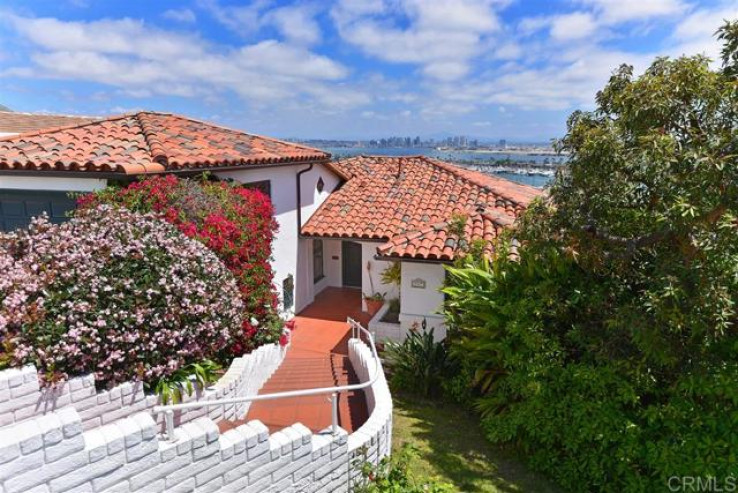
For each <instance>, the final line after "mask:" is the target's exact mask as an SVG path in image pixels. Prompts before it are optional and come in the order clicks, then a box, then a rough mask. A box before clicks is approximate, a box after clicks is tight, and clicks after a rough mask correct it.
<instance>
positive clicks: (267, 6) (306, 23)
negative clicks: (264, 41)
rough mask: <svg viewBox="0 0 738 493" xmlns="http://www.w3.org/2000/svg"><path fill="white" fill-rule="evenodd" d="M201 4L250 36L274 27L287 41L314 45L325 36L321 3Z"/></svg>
mask: <svg viewBox="0 0 738 493" xmlns="http://www.w3.org/2000/svg"><path fill="white" fill-rule="evenodd" d="M198 6H199V7H200V8H202V9H204V10H205V11H207V12H208V13H210V14H211V15H212V16H213V17H214V18H215V19H216V20H217V21H218V22H220V23H221V24H223V25H224V26H226V27H227V28H229V29H231V30H232V31H234V32H236V33H238V34H240V35H242V36H244V37H248V36H250V35H253V34H255V33H257V32H258V31H260V30H261V29H264V28H266V27H272V28H274V29H276V30H277V31H278V32H279V33H280V35H281V36H282V37H283V38H284V39H285V40H287V41H289V42H292V43H295V44H300V45H312V44H315V43H317V42H319V41H320V40H321V37H322V33H321V29H320V25H319V24H318V22H317V21H316V19H315V16H316V15H317V13H318V11H319V9H318V7H317V4H296V5H288V6H284V7H277V8H272V2H271V1H269V0H255V1H252V2H249V3H248V4H247V5H242V6H241V5H239V6H234V5H225V6H224V5H221V4H220V2H219V1H218V0H198Z"/></svg>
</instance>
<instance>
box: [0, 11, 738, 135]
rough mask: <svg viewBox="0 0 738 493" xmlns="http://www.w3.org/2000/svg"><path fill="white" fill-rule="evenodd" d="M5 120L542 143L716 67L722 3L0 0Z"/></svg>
mask: <svg viewBox="0 0 738 493" xmlns="http://www.w3.org/2000/svg"><path fill="white" fill-rule="evenodd" d="M0 5H1V6H0V103H2V104H5V105H6V106H9V107H10V108H12V109H14V110H16V111H31V112H37V111H44V112H59V113H68V114H88V115H102V114H116V113H122V112H128V111H134V110H138V109H152V110H158V111H170V112H176V113H182V114H186V115H190V116H193V117H196V118H201V119H205V120H212V121H216V122H218V123H221V124H224V125H228V126H232V127H237V128H241V129H244V130H246V131H249V132H254V133H263V134H268V135H274V136H278V137H303V138H369V137H382V136H389V135H420V136H423V137H427V136H440V135H446V134H465V135H471V136H477V137H482V138H494V139H497V138H507V139H511V140H525V141H544V140H548V139H549V138H552V137H556V136H560V135H561V134H562V133H563V131H564V126H565V121H566V117H567V115H568V114H569V113H571V111H573V110H575V109H588V108H591V107H592V103H593V100H594V96H595V94H596V91H597V90H598V89H599V88H601V87H602V86H603V84H604V83H605V82H606V81H607V79H608V77H609V75H610V73H611V72H612V70H613V69H614V68H616V67H617V66H618V65H619V64H621V63H630V64H632V65H634V66H635V67H636V70H643V69H644V68H645V67H646V66H647V65H648V63H649V62H650V61H651V60H652V59H653V57H655V56H658V55H668V56H679V55H681V54H684V53H686V54H696V53H705V54H707V55H708V56H712V57H713V58H714V57H716V55H717V53H718V52H719V46H718V44H717V43H716V42H715V40H714V39H713V37H712V35H713V33H714V31H715V30H716V29H717V28H718V27H719V25H720V24H721V22H722V19H724V18H738V2H736V1H735V0H732V1H724V0H711V1H690V0H567V1H528V0H517V1H515V0H331V1H329V0H314V1H312V0H299V1H276V0H256V1H253V2H245V1H233V0H191V1H166V0H153V1H152V0H149V1H142V0H123V1H118V0H53V1H52V0H36V1H33V2H28V1H25V0H4V1H3V2H2V4H0Z"/></svg>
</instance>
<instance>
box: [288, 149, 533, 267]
mask: <svg viewBox="0 0 738 493" xmlns="http://www.w3.org/2000/svg"><path fill="white" fill-rule="evenodd" d="M332 165H333V166H334V168H336V169H338V170H340V171H341V172H342V173H343V174H344V175H346V176H349V177H350V178H349V180H348V181H347V182H346V183H345V184H344V185H343V187H341V188H340V189H339V190H337V191H336V192H334V193H333V194H331V196H330V197H328V199H326V201H325V202H324V203H323V204H322V205H321V206H320V208H318V210H317V211H316V212H315V213H314V214H313V216H312V217H311V218H310V220H308V222H307V223H306V224H305V226H303V228H302V233H303V234H304V235H306V236H317V237H334V238H353V239H359V240H360V239H364V240H382V241H384V242H385V243H384V244H383V245H381V246H380V247H379V248H378V252H379V254H380V255H382V256H387V257H396V258H413V259H426V260H442V261H448V260H453V258H454V256H455V253H456V251H457V247H458V240H459V239H458V238H456V235H455V234H453V233H452V232H451V230H452V229H453V227H452V226H451V224H452V222H453V221H454V219H456V218H464V217H465V218H466V224H465V226H464V233H465V234H464V238H463V239H464V240H465V241H466V242H471V241H474V240H484V241H486V242H487V245H488V248H489V245H491V242H492V240H494V239H495V238H496V237H497V236H498V235H499V233H500V232H501V231H502V230H503V229H504V228H509V227H511V226H512V225H513V223H514V222H515V219H516V218H517V216H518V215H519V214H520V213H521V212H522V211H523V210H524V209H525V208H526V207H527V206H528V204H530V202H531V200H533V199H534V198H536V197H538V196H540V195H541V194H542V193H543V192H542V191H541V190H539V189H537V188H534V187H529V186H526V185H521V184H518V183H514V182H511V181H508V180H504V179H502V178H496V177H493V176H489V175H486V174H484V173H480V172H477V171H472V170H468V169H465V168H461V167H459V166H455V165H453V164H450V163H446V162H443V161H438V160H435V159H430V158H426V157H423V156H413V157H385V156H361V157H355V158H349V159H345V160H341V161H336V162H334V163H332Z"/></svg>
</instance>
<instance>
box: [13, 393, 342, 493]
mask: <svg viewBox="0 0 738 493" xmlns="http://www.w3.org/2000/svg"><path fill="white" fill-rule="evenodd" d="M156 431H157V425H156V423H155V422H154V420H153V419H152V418H151V416H150V415H149V414H148V413H138V414H135V415H133V416H130V417H128V418H124V419H121V420H118V421H117V422H115V423H111V424H108V425H104V426H101V427H99V428H96V429H94V430H89V431H83V429H82V420H81V417H80V416H79V414H78V413H77V412H76V411H75V410H74V409H73V408H71V407H68V408H65V409H63V410H60V411H54V412H52V413H49V414H47V415H44V416H40V417H37V418H34V419H31V420H28V421H25V422H23V423H18V424H15V425H12V426H10V427H6V428H4V429H3V430H0V491H3V492H5V493H21V492H26V491H44V492H50V493H61V492H65V491H86V492H95V493H97V492H107V491H123V492H137V491H140V492H147V493H148V492H161V491H167V492H171V491H196V492H209V491H224V492H229V491H233V492H236V491H239V492H240V491H246V492H251V491H253V492H262V491H274V492H277V491H287V490H293V491H305V490H308V489H309V490H310V491H326V492H327V491H347V486H346V485H347V484H348V474H349V470H348V464H347V462H346V457H347V453H348V444H347V435H346V432H341V433H339V434H337V435H336V436H333V435H331V434H329V433H323V434H315V435H314V434H312V433H311V432H310V430H308V429H307V428H305V427H304V426H302V425H301V424H299V423H298V424H295V425H293V426H290V427H288V428H285V429H284V430H282V431H279V432H277V433H274V434H272V435H271V436H270V435H269V432H268V430H267V428H266V426H264V425H263V424H262V423H261V422H259V421H251V422H249V423H247V424H245V425H241V426H239V427H238V428H236V429H233V430H229V431H227V432H225V433H223V434H221V433H220V432H219V430H218V426H217V425H216V424H215V423H214V422H213V421H212V420H210V419H208V418H198V419H196V420H194V421H192V422H190V423H187V424H185V425H183V426H181V427H178V428H177V429H176V437H177V440H176V441H175V442H169V441H166V440H163V439H161V438H160V437H159V435H158V434H157V433H156Z"/></svg>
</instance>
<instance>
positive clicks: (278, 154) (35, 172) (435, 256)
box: [0, 112, 540, 338]
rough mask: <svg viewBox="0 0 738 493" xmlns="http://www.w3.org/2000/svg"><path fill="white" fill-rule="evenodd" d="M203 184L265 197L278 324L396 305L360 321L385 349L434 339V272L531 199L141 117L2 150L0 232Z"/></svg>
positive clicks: (185, 121) (454, 170)
mask: <svg viewBox="0 0 738 493" xmlns="http://www.w3.org/2000/svg"><path fill="white" fill-rule="evenodd" d="M45 116H46V117H48V115H45ZM2 120H3V118H2V115H0V126H2V125H1V124H2ZM54 122H55V123H54V124H57V123H56V122H60V123H67V122H65V121H64V119H63V118H62V119H61V120H54ZM25 123H26V124H30V123H29V122H25ZM9 130H12V129H9V128H7V125H6V126H5V127H3V131H4V132H5V133H10V132H9ZM19 130H20V131H22V130H27V128H25V129H19ZM203 172H209V173H211V174H212V175H213V176H215V177H217V178H219V179H223V180H230V181H233V182H235V183H238V184H241V185H242V186H246V187H258V188H259V189H260V190H262V191H263V192H264V193H266V194H268V195H269V196H270V197H271V200H272V202H273V204H274V209H275V215H276V220H277V222H278V224H279V232H278V234H277V235H276V237H275V241H274V245H273V264H272V265H273V270H274V280H275V288H276V289H277V290H278V292H279V293H280V300H281V305H282V306H281V309H282V312H283V314H284V315H285V316H290V315H292V314H294V313H297V312H300V311H302V310H303V309H304V308H306V307H307V306H308V305H310V304H311V303H313V301H314V300H315V297H316V296H317V295H318V294H319V293H320V292H321V291H323V290H325V289H326V288H328V287H343V288H350V289H357V290H359V289H360V290H361V291H362V292H363V293H365V294H366V295H372V294H376V293H379V294H380V295H383V296H384V298H385V299H387V300H390V299H393V298H399V299H400V300H401V303H400V313H399V317H398V318H399V323H395V324H394V325H392V324H390V325H389V326H388V325H387V324H382V323H381V322H379V318H380V317H381V316H382V314H383V312H384V311H386V307H385V310H383V311H380V313H379V314H378V315H377V316H376V317H375V319H376V320H373V321H372V323H373V324H374V329H375V330H377V331H378V332H379V335H380V337H391V338H401V337H403V334H404V333H405V332H406V331H407V330H408V329H409V328H410V327H412V326H413V325H414V324H418V323H420V322H422V321H423V320H425V321H426V323H427V324H428V326H429V327H436V328H437V334H439V335H441V336H442V335H443V320H442V318H441V317H440V315H438V314H437V311H438V309H439V308H440V306H441V304H442V302H443V295H442V294H441V293H440V291H439V288H440V287H441V285H442V283H443V279H444V275H445V270H444V268H443V265H444V264H447V263H450V262H452V261H453V260H454V258H455V257H456V255H457V254H458V252H459V247H460V246H461V244H464V243H465V244H470V243H471V242H473V241H481V242H483V243H484V244H486V245H487V248H489V246H490V245H491V242H492V240H494V239H495V238H496V237H497V235H498V234H499V233H500V232H501V231H502V230H503V229H505V228H509V227H511V226H512V224H513V223H514V221H515V219H516V217H517V216H518V214H520V213H521V212H522V211H523V210H524V209H525V208H526V207H527V205H528V204H529V203H530V201H531V200H532V199H534V198H535V197H536V196H538V195H539V194H540V191H539V190H537V189H535V188H532V187H528V186H525V185H519V184H516V183H512V182H509V181H507V180H503V179H499V178H494V177H491V176H488V175H485V174H482V173H479V172H474V171H470V170H467V169H464V168H461V167H458V166H455V165H452V164H449V163H445V162H441V161H437V160H433V159H428V158H425V157H421V156H415V157H366V156H362V157H355V158H349V159H344V160H340V161H331V156H330V154H328V153H326V152H323V151H320V150H318V149H313V148H309V147H306V146H302V145H298V144H294V143H290V142H283V141H279V140H275V139H272V138H268V137H263V136H257V135H251V134H247V133H244V132H241V131H238V130H233V129H229V128H224V127H221V126H217V125H213V124H210V123H206V122H202V121H198V120H194V119H190V118H186V117H182V116H178V115H173V114H167V113H155V112H139V113H135V114H126V115H122V116H115V117H111V118H106V119H81V120H80V121H71V122H69V124H65V125H64V126H60V127H54V128H42V129H34V130H32V131H30V132H28V131H26V132H21V133H18V134H17V135H9V136H5V137H2V138H1V139H0V230H10V229H14V228H16V227H20V226H24V225H25V224H27V223H28V221H29V220H30V218H31V217H33V216H35V215H38V214H40V213H41V212H46V213H47V214H48V215H49V216H50V217H51V218H52V220H56V221H62V220H64V218H65V213H66V212H67V211H68V210H70V209H71V208H73V207H74V201H73V200H72V199H71V198H69V196H68V195H69V192H90V191H95V190H99V189H102V188H104V187H106V186H108V185H109V184H112V183H116V182H126V181H131V180H135V179H137V178H139V177H141V176H145V175H150V174H161V173H173V174H177V175H179V176H196V175H199V174H201V173H203ZM393 262H400V269H401V283H400V286H399V287H397V286H394V285H386V284H383V283H382V279H381V274H382V272H383V271H384V270H385V269H386V268H388V267H389V266H391V265H392V263H393ZM364 308H365V309H366V308H367V307H366V306H364ZM370 328H372V324H370Z"/></svg>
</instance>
